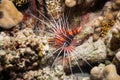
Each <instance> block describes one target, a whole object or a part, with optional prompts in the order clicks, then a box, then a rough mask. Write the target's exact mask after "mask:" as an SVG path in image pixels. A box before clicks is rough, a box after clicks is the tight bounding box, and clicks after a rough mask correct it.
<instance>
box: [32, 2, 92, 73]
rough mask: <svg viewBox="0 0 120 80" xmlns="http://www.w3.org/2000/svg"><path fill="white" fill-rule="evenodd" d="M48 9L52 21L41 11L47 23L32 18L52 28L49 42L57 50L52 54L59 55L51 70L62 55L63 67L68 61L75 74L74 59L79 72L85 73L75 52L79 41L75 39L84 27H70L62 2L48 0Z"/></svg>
mask: <svg viewBox="0 0 120 80" xmlns="http://www.w3.org/2000/svg"><path fill="white" fill-rule="evenodd" d="M46 8H47V12H48V15H49V16H50V17H51V19H49V18H48V17H46V16H44V14H42V13H41V12H39V11H38V12H39V14H40V15H42V16H43V17H44V18H45V20H46V21H44V20H41V19H39V18H37V17H36V16H34V15H32V16H33V17H34V18H36V19H38V20H39V21H40V22H42V23H44V24H45V25H46V26H48V27H49V26H50V30H51V32H50V34H52V38H50V40H49V42H50V44H52V45H53V47H54V48H56V50H55V51H54V52H52V54H57V56H56V58H55V59H54V61H53V63H52V66H51V68H53V67H54V66H55V63H56V61H57V59H58V57H60V56H61V55H62V59H63V67H64V65H65V64H66V61H67V64H68V65H69V67H70V71H71V73H73V70H72V64H71V61H72V60H73V59H74V60H75V61H76V63H77V66H78V68H79V70H80V71H81V72H83V71H82V69H81V67H80V65H79V63H78V57H77V55H78V54H77V51H75V47H76V46H77V39H75V36H76V35H78V34H79V33H80V32H81V30H82V26H78V27H75V26H70V24H69V22H68V16H65V15H64V12H63V10H62V9H63V6H62V5H61V0H46ZM47 33H48V32H47ZM50 34H49V35H50ZM82 59H83V58H82ZM83 60H85V59H83ZM85 62H86V60H85ZM87 63H88V62H87ZM88 64H89V63H88ZM89 65H90V64H89Z"/></svg>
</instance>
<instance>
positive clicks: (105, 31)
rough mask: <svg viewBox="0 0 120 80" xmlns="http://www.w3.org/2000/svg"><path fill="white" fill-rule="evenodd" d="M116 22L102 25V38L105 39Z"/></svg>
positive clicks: (109, 21)
mask: <svg viewBox="0 0 120 80" xmlns="http://www.w3.org/2000/svg"><path fill="white" fill-rule="evenodd" d="M114 23H115V20H108V21H103V22H102V23H101V33H100V36H102V37H104V36H105V35H106V34H107V33H108V31H109V30H110V29H111V27H112V26H113V25H114Z"/></svg>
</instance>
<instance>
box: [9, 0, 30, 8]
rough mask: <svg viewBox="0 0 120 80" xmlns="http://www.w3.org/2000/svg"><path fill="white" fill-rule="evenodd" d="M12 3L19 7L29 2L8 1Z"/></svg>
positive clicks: (27, 0)
mask: <svg viewBox="0 0 120 80" xmlns="http://www.w3.org/2000/svg"><path fill="white" fill-rule="evenodd" d="M10 1H12V2H13V3H14V4H15V5H16V6H18V7H21V6H23V5H24V4H26V3H28V2H29V1H30V0H10Z"/></svg>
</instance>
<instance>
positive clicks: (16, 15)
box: [0, 0, 23, 29]
mask: <svg viewBox="0 0 120 80" xmlns="http://www.w3.org/2000/svg"><path fill="white" fill-rule="evenodd" d="M22 19H23V15H22V13H21V12H19V11H18V10H17V9H16V7H15V6H14V4H13V3H12V2H11V1H9V0H2V1H1V4H0V27H2V28H4V29H10V28H12V27H13V26H15V25H17V24H18V23H19V22H21V21H22Z"/></svg>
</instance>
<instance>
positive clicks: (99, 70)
mask: <svg viewBox="0 0 120 80" xmlns="http://www.w3.org/2000/svg"><path fill="white" fill-rule="evenodd" d="M104 67H105V65H104V64H99V66H98V67H97V66H95V67H94V68H92V69H91V72H90V73H91V80H102V78H103V70H104Z"/></svg>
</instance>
